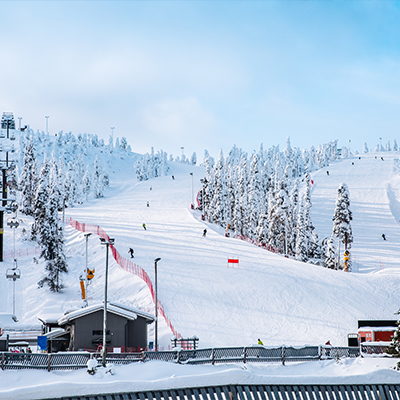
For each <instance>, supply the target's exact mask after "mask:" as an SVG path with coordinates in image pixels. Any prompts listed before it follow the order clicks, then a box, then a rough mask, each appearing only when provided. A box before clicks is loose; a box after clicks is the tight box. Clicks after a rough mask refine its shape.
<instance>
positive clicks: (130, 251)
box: [128, 247, 135, 258]
mask: <svg viewBox="0 0 400 400" xmlns="http://www.w3.org/2000/svg"><path fill="white" fill-rule="evenodd" d="M128 253H129V254H130V255H131V258H134V257H135V256H134V255H133V253H134V251H133V249H132V247H129V250H128Z"/></svg>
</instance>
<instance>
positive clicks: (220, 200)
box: [212, 150, 226, 226]
mask: <svg viewBox="0 0 400 400" xmlns="http://www.w3.org/2000/svg"><path fill="white" fill-rule="evenodd" d="M214 177H215V179H214V188H215V189H214V198H213V201H212V208H213V214H212V219H213V222H214V223H216V224H218V225H221V226H224V225H225V200H226V185H225V176H224V156H223V154H222V150H221V151H220V153H219V159H218V163H217V165H216V168H215V175H214Z"/></svg>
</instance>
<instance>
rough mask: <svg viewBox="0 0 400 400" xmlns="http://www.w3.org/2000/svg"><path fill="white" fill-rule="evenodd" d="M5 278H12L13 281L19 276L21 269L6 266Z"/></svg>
mask: <svg viewBox="0 0 400 400" xmlns="http://www.w3.org/2000/svg"><path fill="white" fill-rule="evenodd" d="M6 278H7V279H12V280H13V281H14V282H15V281H16V280H17V279H19V278H21V271H20V270H19V269H18V268H8V269H7V271H6Z"/></svg>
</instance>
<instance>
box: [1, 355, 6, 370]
mask: <svg viewBox="0 0 400 400" xmlns="http://www.w3.org/2000/svg"><path fill="white" fill-rule="evenodd" d="M4 358H5V356H4V351H3V352H2V353H1V369H2V370H3V371H4Z"/></svg>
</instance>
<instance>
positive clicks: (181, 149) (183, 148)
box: [181, 147, 184, 155]
mask: <svg viewBox="0 0 400 400" xmlns="http://www.w3.org/2000/svg"><path fill="white" fill-rule="evenodd" d="M183 149H184V147H181V150H182V155H183Z"/></svg>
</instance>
